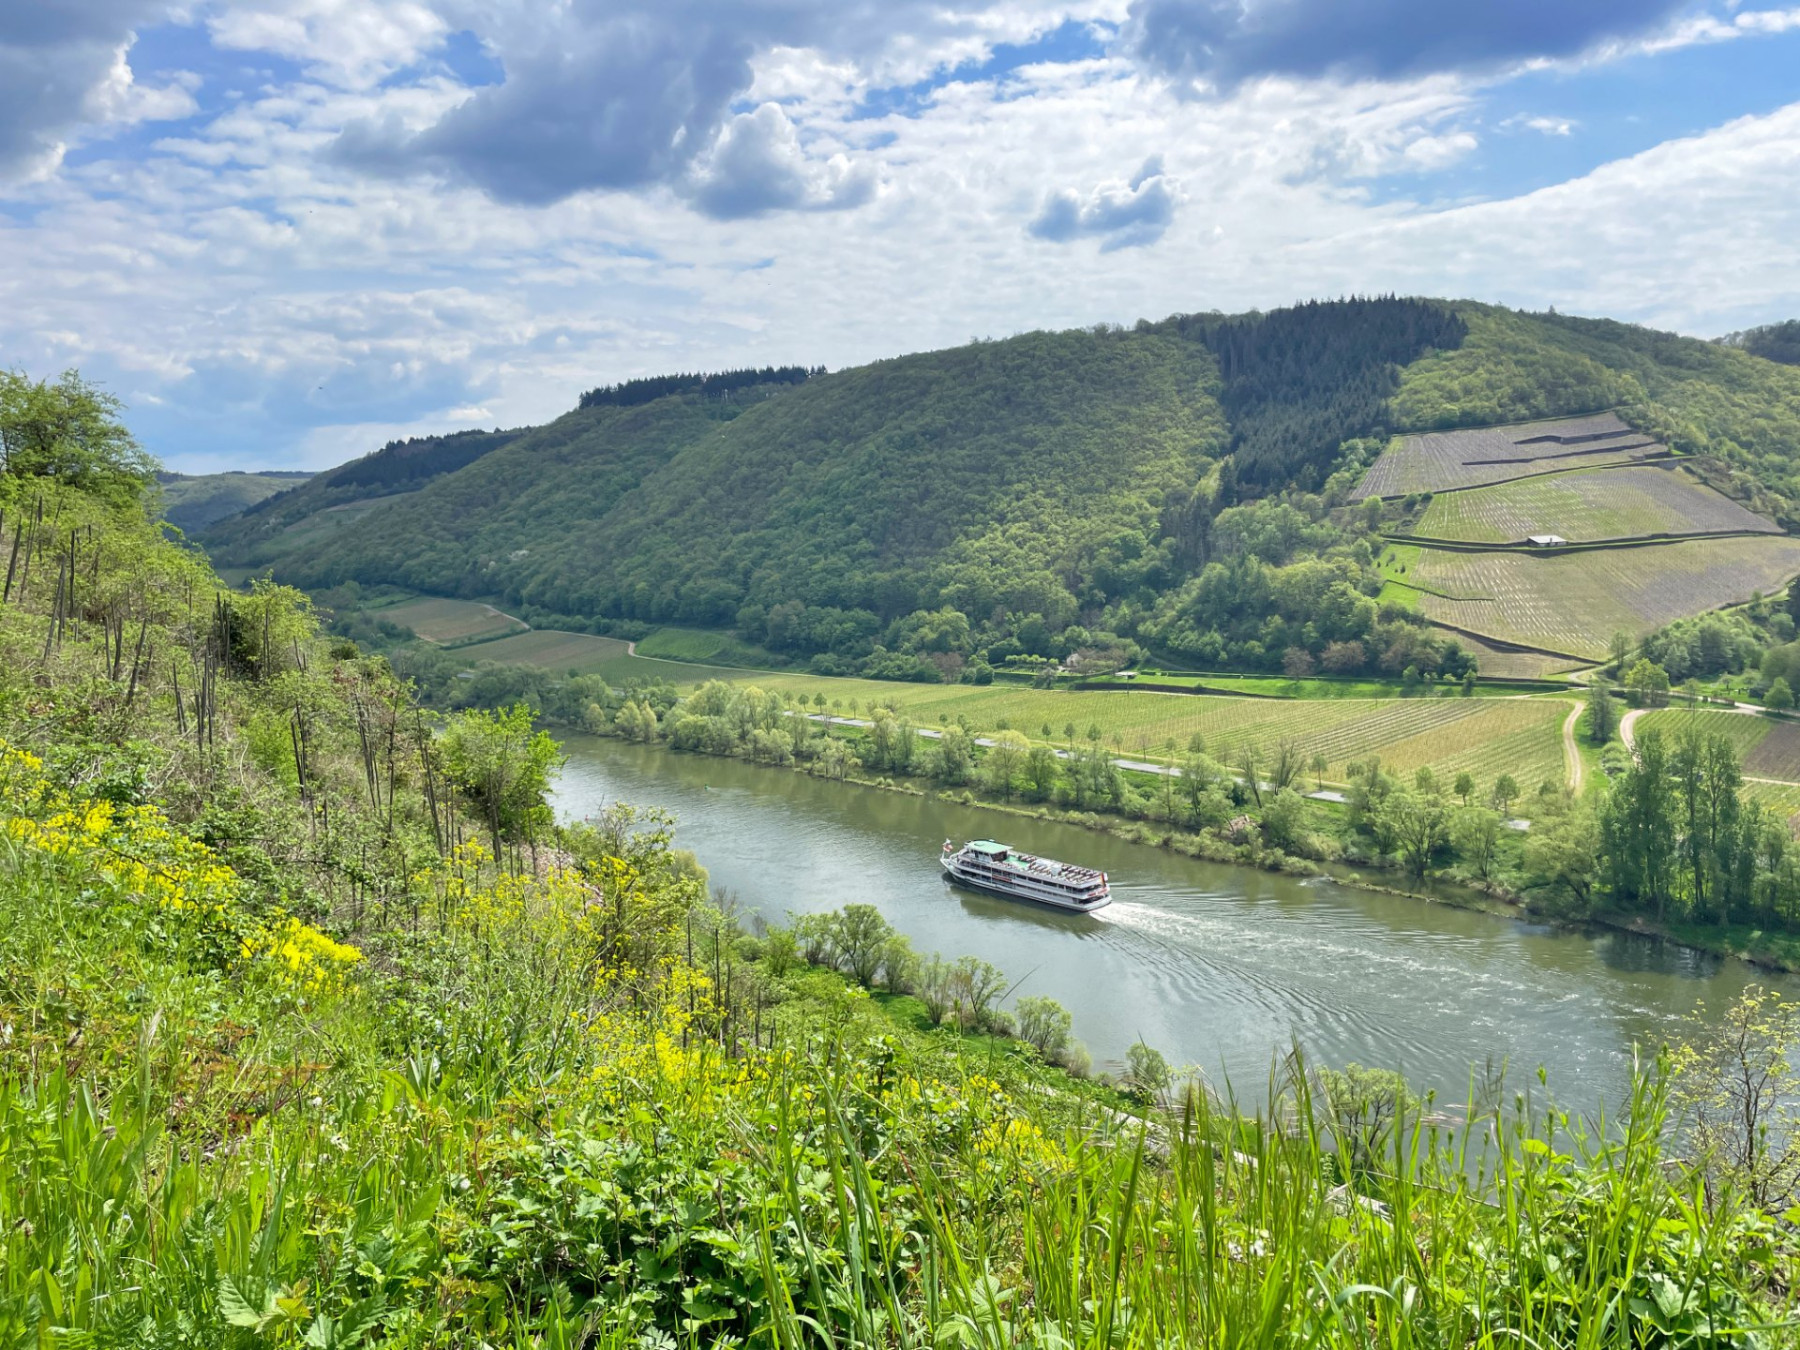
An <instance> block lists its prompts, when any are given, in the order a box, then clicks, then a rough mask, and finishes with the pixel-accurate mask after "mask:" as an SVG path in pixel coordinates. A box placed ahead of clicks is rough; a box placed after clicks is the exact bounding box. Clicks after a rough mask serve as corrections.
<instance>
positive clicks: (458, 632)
mask: <svg viewBox="0 0 1800 1350" xmlns="http://www.w3.org/2000/svg"><path fill="white" fill-rule="evenodd" d="M375 612H376V613H378V614H379V615H380V616H381V617H382V618H383V619H386V620H388V621H389V622H390V623H397V624H399V625H400V626H401V627H402V628H405V629H408V630H409V631H411V632H412V633H413V634H415V635H416V636H418V637H422V638H424V639H425V640H426V641H427V642H435V643H437V644H438V645H440V646H449V647H454V646H461V645H463V644H465V643H471V642H479V641H482V640H484V639H486V638H496V637H504V636H505V635H506V634H508V633H522V632H524V631H525V630H526V628H527V627H528V625H526V624H524V623H521V622H520V621H519V620H518V619H515V618H513V617H512V616H511V615H508V614H502V613H501V612H500V611H499V610H497V609H495V608H494V607H493V606H492V605H484V604H480V603H478V602H477V601H473V600H446V599H443V598H442V597H439V596H435V595H421V596H418V597H416V598H414V599H411V600H402V601H401V602H400V603H399V604H397V605H387V606H385V607H383V608H381V609H380V610H378V611H375Z"/></svg>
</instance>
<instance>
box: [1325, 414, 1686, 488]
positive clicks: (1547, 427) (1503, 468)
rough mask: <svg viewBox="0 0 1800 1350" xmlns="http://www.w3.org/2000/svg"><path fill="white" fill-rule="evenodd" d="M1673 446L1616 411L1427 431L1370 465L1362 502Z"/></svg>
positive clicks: (1638, 456) (1631, 458)
mask: <svg viewBox="0 0 1800 1350" xmlns="http://www.w3.org/2000/svg"><path fill="white" fill-rule="evenodd" d="M1667 453H1668V447H1666V446H1663V445H1660V444H1658V443H1657V442H1656V441H1654V440H1652V439H1651V438H1650V437H1648V436H1644V435H1641V434H1639V433H1638V432H1635V431H1633V430H1632V429H1631V428H1630V427H1628V426H1626V425H1625V423H1623V422H1621V421H1620V420H1619V419H1618V418H1617V417H1616V416H1614V415H1613V414H1612V413H1599V414H1597V415H1595V416H1592V417H1569V418H1561V419H1558V420H1556V421H1549V422H1521V423H1517V424H1514V425H1512V426H1504V427H1477V428H1470V429H1467V430H1462V431H1428V432H1423V433H1420V434H1418V435H1413V436H1402V437H1400V438H1398V439H1397V440H1396V441H1395V442H1394V444H1392V445H1390V446H1389V447H1388V449H1387V451H1386V452H1385V453H1384V454H1383V455H1382V456H1381V458H1380V459H1378V460H1376V461H1375V462H1374V463H1373V464H1372V465H1370V466H1369V471H1368V472H1367V473H1365V474H1364V475H1363V479H1362V482H1361V483H1360V484H1359V485H1358V486H1357V490H1356V495H1357V496H1358V497H1402V496H1405V495H1406V494H1408V493H1411V492H1444V491H1448V490H1449V489H1452V488H1468V487H1479V486H1482V485H1484V484H1488V483H1504V482H1508V481H1510V480H1512V479H1515V478H1523V477H1525V476H1527V475H1530V474H1542V473H1552V472H1555V471H1557V470H1560V469H1582V468H1600V467H1603V466H1606V465H1612V464H1631V463H1636V462H1638V461H1640V460H1644V459H1649V458H1654V457H1656V456H1660V455H1666V454H1667Z"/></svg>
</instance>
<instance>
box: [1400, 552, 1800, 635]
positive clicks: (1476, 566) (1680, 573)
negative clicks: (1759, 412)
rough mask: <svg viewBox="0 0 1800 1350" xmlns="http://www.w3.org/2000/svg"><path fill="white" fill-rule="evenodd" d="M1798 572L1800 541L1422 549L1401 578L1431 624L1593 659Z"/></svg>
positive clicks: (1778, 583)
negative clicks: (1617, 635) (1632, 637)
mask: <svg viewBox="0 0 1800 1350" xmlns="http://www.w3.org/2000/svg"><path fill="white" fill-rule="evenodd" d="M1796 572H1800V539H1790V538H1788V537H1786V536H1771V537H1768V538H1725V539H1692V540H1682V541H1679V542H1676V543H1669V544H1655V545H1647V546H1644V547H1640V548H1623V549H1603V550H1594V551H1587V552H1580V553H1565V554H1560V555H1556V556H1550V557H1544V556H1537V555H1533V554H1530V553H1504V552H1502V553H1455V552H1449V551H1446V550H1441V549H1430V548H1427V549H1421V550H1419V551H1418V553H1417V555H1416V560H1414V561H1412V562H1411V563H1410V564H1409V566H1408V570H1407V573H1406V575H1405V577H1404V578H1403V580H1405V581H1406V582H1408V583H1410V584H1411V585H1413V586H1415V587H1416V588H1418V590H1419V592H1421V593H1420V594H1418V596H1417V603H1418V607H1419V609H1420V611H1421V612H1422V613H1423V614H1425V616H1426V617H1427V618H1430V619H1435V620H1437V621H1439V622H1441V623H1446V624H1451V625H1453V626H1455V627H1457V628H1466V629H1470V630H1472V631H1474V632H1477V633H1485V634H1488V635H1490V636H1492V637H1495V638H1499V639H1500V640H1501V641H1504V642H1517V643H1522V644H1525V645H1527V646H1533V647H1545V648H1548V649H1550V650H1552V651H1557V652H1566V653H1570V654H1573V655H1576V656H1584V657H1588V658H1590V659H1596V660H1597V659H1599V658H1600V657H1602V656H1604V655H1605V653H1606V644H1607V639H1608V638H1609V637H1610V635H1611V634H1612V633H1614V632H1616V631H1619V630H1623V631H1626V632H1629V633H1633V634H1642V633H1646V632H1648V631H1650V630H1651V629H1652V628H1656V627H1658V626H1660V625H1662V624H1665V623H1669V622H1670V621H1672V620H1674V619H1680V618H1685V617H1687V616H1689V615H1692V614H1700V613H1703V612H1705V611H1706V610H1709V609H1716V608H1718V607H1719V606H1721V605H1726V604H1731V603H1733V602H1734V601H1740V600H1746V599H1748V598H1749V597H1750V595H1751V593H1752V592H1753V591H1762V592H1764V593H1771V592H1774V591H1776V590H1779V589H1780V588H1781V587H1782V586H1784V585H1785V584H1786V583H1787V581H1788V580H1789V579H1790V578H1791V577H1793V576H1794V575H1795V573H1796Z"/></svg>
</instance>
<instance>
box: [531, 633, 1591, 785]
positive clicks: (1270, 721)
mask: <svg viewBox="0 0 1800 1350" xmlns="http://www.w3.org/2000/svg"><path fill="white" fill-rule="evenodd" d="M508 641H517V639H508ZM741 678H742V676H741V673H740V679H741ZM749 682H751V683H754V684H756V685H757V686H758V687H760V688H763V689H769V690H774V691H778V692H781V693H785V694H791V695H795V696H797V697H803V698H805V699H807V700H809V701H810V700H811V699H812V698H813V696H814V695H816V694H820V693H823V694H824V695H825V697H826V699H827V700H828V701H829V702H828V706H829V703H831V702H834V703H835V704H836V706H837V710H838V711H841V712H843V713H845V714H846V715H858V714H866V713H867V712H868V710H869V709H870V708H871V707H872V706H873V705H874V704H883V705H898V706H899V707H901V708H903V709H904V710H905V711H906V712H907V713H908V714H909V715H910V716H911V717H913V718H914V720H915V721H917V722H918V723H919V724H920V725H922V726H927V727H929V726H933V725H936V724H937V723H939V722H940V721H944V722H955V721H957V720H958V719H959V718H961V719H966V720H967V721H968V723H969V725H970V726H971V727H973V728H975V729H976V730H977V731H980V732H991V731H994V730H998V729H1000V728H1001V727H1002V726H1005V727H1010V728H1012V729H1013V730H1015V731H1022V732H1024V733H1025V734H1026V735H1027V736H1029V737H1031V738H1032V739H1034V740H1041V739H1043V738H1044V737H1043V728H1044V727H1045V726H1046V725H1047V726H1049V727H1050V729H1051V731H1050V737H1049V739H1051V740H1052V741H1055V742H1058V743H1061V742H1062V741H1063V739H1064V729H1065V728H1066V727H1068V726H1070V725H1073V727H1074V728H1075V737H1076V739H1077V740H1078V741H1080V740H1081V739H1082V738H1084V737H1085V736H1086V733H1087V729H1088V727H1090V726H1097V727H1099V728H1100V731H1101V734H1102V736H1103V737H1104V738H1105V744H1106V745H1107V746H1109V747H1116V749H1117V750H1118V751H1119V752H1120V753H1123V754H1127V755H1141V756H1144V757H1146V758H1150V759H1158V758H1166V757H1167V756H1168V746H1169V745H1170V743H1171V742H1172V743H1173V744H1174V746H1175V748H1176V751H1177V753H1179V752H1181V751H1182V750H1185V748H1186V746H1187V744H1188V740H1189V738H1190V737H1192V736H1193V735H1194V734H1195V733H1199V734H1200V735H1201V736H1202V737H1204V738H1205V742H1206V748H1207V753H1209V754H1211V755H1212V756H1213V757H1214V758H1217V759H1220V760H1222V761H1225V762H1227V763H1229V762H1230V761H1231V760H1232V759H1234V758H1235V757H1236V754H1237V751H1238V748H1239V747H1240V746H1242V745H1243V744H1244V743H1246V742H1249V743H1252V744H1255V745H1258V746H1260V747H1262V748H1263V749H1264V750H1267V749H1269V748H1270V747H1272V746H1274V745H1275V743H1276V742H1277V741H1279V740H1281V739H1283V738H1284V737H1285V738H1290V739H1292V740H1293V741H1295V742H1296V743H1297V744H1298V746H1299V748H1300V753H1301V756H1302V758H1303V759H1305V760H1307V761H1309V762H1310V761H1311V759H1312V757H1313V756H1314V755H1315V754H1322V755H1324V756H1325V758H1326V761H1327V763H1328V764H1329V766H1330V767H1329V768H1328V769H1327V770H1326V777H1327V778H1329V779H1331V780H1333V781H1338V782H1341V781H1342V780H1343V778H1344V774H1345V769H1346V766H1347V765H1348V764H1350V763H1351V762H1353V761H1356V760H1361V759H1367V758H1368V757H1369V756H1371V755H1379V756H1380V757H1381V759H1382V760H1383V761H1385V762H1387V763H1389V764H1392V765H1394V766H1395V767H1397V768H1400V769H1402V770H1404V771H1407V772H1411V771H1412V770H1414V769H1417V768H1420V767H1423V766H1430V767H1431V768H1433V769H1436V770H1438V771H1439V772H1440V773H1452V774H1454V773H1457V772H1460V771H1462V770H1464V769H1467V770H1469V771H1471V772H1473V773H1475V774H1477V775H1478V776H1479V777H1481V778H1482V780H1483V781H1484V782H1485V781H1491V779H1492V778H1494V777H1496V776H1498V775H1499V774H1502V773H1510V774H1512V775H1513V776H1514V777H1515V778H1516V779H1518V780H1519V782H1520V783H1522V784H1525V785H1528V786H1535V785H1536V784H1538V783H1540V782H1543V781H1545V780H1546V779H1550V780H1553V781H1557V782H1560V781H1562V777H1563V774H1564V765H1563V758H1562V741H1561V730H1560V728H1561V726H1562V720H1563V718H1564V717H1566V716H1567V715H1568V703H1567V701H1566V700H1563V699H1540V698H1529V699H1526V698H1462V697H1448V698H1443V697H1440V698H1418V699H1393V698H1387V699H1287V700H1282V699H1249V698H1229V697H1218V696H1213V695H1207V694H1157V693H1148V692H1142V691H1133V692H1124V691H1121V692H1118V693H1100V692H1088V691H1081V690H1043V689H1019V688H1007V687H1003V686H998V685H994V686H987V687H984V688H976V687H974V686H970V685H921V684H891V683H886V682H882V681H876V680H840V679H829V678H826V677H823V676H816V675H759V676H757V677H755V678H754V680H751V681H749Z"/></svg>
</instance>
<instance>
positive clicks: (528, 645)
mask: <svg viewBox="0 0 1800 1350" xmlns="http://www.w3.org/2000/svg"><path fill="white" fill-rule="evenodd" d="M630 648H631V644H630V643H628V642H626V641H624V640H623V639H622V638H610V637H595V636H593V635H592V634H589V633H564V632H559V631H557V630H555V629H545V628H538V629H533V630H532V631H531V632H529V633H519V634H517V635H516V636H514V637H505V638H500V639H498V640H497V641H494V642H484V643H482V644H481V645H480V646H478V647H473V648H470V649H469V653H468V654H469V657H470V659H471V660H476V661H499V662H502V663H504V664H508V665H521V666H537V667H540V668H541V669H544V670H557V671H573V672H575V673H576V674H578V675H603V676H605V677H606V679H607V680H608V681H610V682H611V683H613V684H624V683H625V682H626V681H628V680H667V681H668V682H669V683H670V684H676V685H694V684H700V683H701V682H703V681H705V680H714V679H723V680H742V679H744V678H745V675H746V672H744V671H742V670H733V669H730V668H727V667H724V666H702V665H691V664H688V663H686V662H681V661H661V660H654V659H652V658H650V657H645V656H633V655H632V654H631V650H630Z"/></svg>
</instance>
